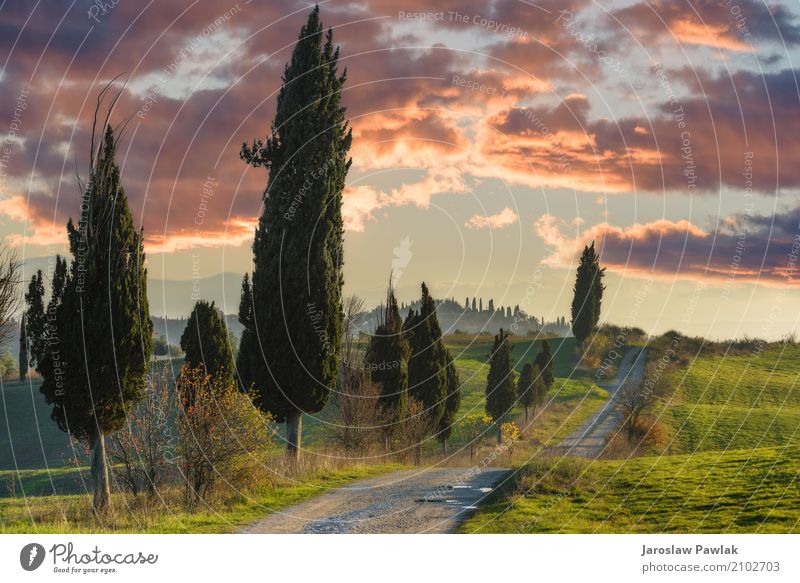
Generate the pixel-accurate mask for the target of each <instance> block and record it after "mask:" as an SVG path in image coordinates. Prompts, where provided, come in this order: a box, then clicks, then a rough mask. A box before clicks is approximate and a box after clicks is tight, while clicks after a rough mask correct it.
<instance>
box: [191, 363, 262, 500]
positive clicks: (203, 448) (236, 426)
mask: <svg viewBox="0 0 800 583" xmlns="http://www.w3.org/2000/svg"><path fill="white" fill-rule="evenodd" d="M176 388H177V394H178V397H179V400H180V402H181V403H182V404H184V406H183V407H179V408H178V422H177V426H178V436H179V442H178V459H179V468H180V471H181V473H182V475H183V479H184V480H185V481H186V502H187V504H188V505H189V507H190V508H193V507H195V506H196V504H197V502H199V501H200V500H205V499H206V498H207V497H208V495H209V494H210V493H211V492H212V489H213V488H214V486H215V484H217V483H218V482H219V481H222V482H224V483H226V484H227V485H228V486H230V487H231V488H233V489H240V488H245V487H247V486H248V485H249V484H250V481H251V480H252V478H253V477H254V476H255V475H257V471H258V469H259V467H260V466H261V465H262V464H263V462H264V456H265V454H266V453H267V451H268V449H269V448H270V446H271V445H273V437H274V435H275V434H276V425H275V419H274V417H273V416H272V415H270V414H268V413H261V412H260V411H259V410H258V409H257V408H256V407H254V406H253V400H254V399H255V395H254V394H252V393H242V392H240V391H239V389H238V388H237V386H236V384H235V382H234V381H233V380H231V379H230V378H228V377H227V375H217V376H214V377H212V376H209V375H207V374H205V372H204V370H203V368H202V367H195V368H188V367H184V369H183V370H182V371H181V375H180V378H179V379H178V382H177V384H176Z"/></svg>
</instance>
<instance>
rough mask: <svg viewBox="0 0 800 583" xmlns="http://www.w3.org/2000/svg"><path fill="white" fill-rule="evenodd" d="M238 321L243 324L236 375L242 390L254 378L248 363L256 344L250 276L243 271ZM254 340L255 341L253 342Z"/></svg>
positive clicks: (244, 389)
mask: <svg viewBox="0 0 800 583" xmlns="http://www.w3.org/2000/svg"><path fill="white" fill-rule="evenodd" d="M239 323H240V324H241V325H242V326H243V329H242V337H241V338H240V339H239V350H238V352H237V353H236V375H237V377H238V379H239V386H240V387H241V389H242V390H243V391H247V390H249V389H250V388H251V386H250V384H251V383H252V382H253V380H254V368H253V366H252V365H251V364H250V362H251V359H252V358H254V357H255V354H254V353H253V349H254V348H255V346H256V345H257V339H255V338H254V335H255V332H254V325H253V289H252V287H251V285H250V276H249V275H248V274H247V273H245V274H244V278H243V279H242V295H241V298H240V299H239ZM254 340H255V342H254Z"/></svg>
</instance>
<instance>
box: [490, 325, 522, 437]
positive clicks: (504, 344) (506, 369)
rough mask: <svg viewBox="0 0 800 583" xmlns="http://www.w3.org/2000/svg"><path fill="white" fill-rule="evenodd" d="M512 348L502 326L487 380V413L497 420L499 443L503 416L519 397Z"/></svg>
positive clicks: (491, 358)
mask: <svg viewBox="0 0 800 583" xmlns="http://www.w3.org/2000/svg"><path fill="white" fill-rule="evenodd" d="M511 350H512V347H511V342H509V340H508V334H506V333H505V332H504V331H503V329H502V328H500V333H499V334H497V335H496V336H495V337H494V345H493V346H492V352H491V354H490V355H489V375H488V378H487V381H486V414H487V415H489V416H490V417H491V418H492V419H494V420H495V425H496V426H497V441H498V443H499V442H500V441H501V440H502V433H501V432H500V425H501V424H502V422H503V418H504V417H505V416H506V415H507V414H508V413H509V412H510V411H511V409H512V408H513V407H514V402H515V401H516V399H517V387H516V383H515V382H514V368H513V366H512V364H511Z"/></svg>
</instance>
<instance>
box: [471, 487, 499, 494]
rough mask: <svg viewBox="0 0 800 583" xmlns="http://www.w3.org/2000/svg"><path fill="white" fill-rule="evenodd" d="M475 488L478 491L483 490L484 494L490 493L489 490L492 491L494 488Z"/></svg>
mask: <svg viewBox="0 0 800 583" xmlns="http://www.w3.org/2000/svg"><path fill="white" fill-rule="evenodd" d="M475 489H476V490H477V491H478V492H483V493H484V494H488V493H489V492H491V491H492V490H493V489H494V488H475Z"/></svg>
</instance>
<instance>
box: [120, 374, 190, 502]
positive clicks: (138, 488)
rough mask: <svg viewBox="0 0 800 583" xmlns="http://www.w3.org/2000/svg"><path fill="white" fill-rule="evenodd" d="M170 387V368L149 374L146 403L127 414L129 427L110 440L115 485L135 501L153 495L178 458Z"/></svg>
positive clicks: (143, 401) (137, 404) (142, 401)
mask: <svg viewBox="0 0 800 583" xmlns="http://www.w3.org/2000/svg"><path fill="white" fill-rule="evenodd" d="M171 383H172V369H171V367H169V366H168V365H166V366H164V368H163V369H162V370H161V371H154V372H151V373H148V375H147V377H146V387H145V397H144V399H142V400H141V401H139V402H138V403H136V404H135V405H134V406H133V408H132V409H131V410H130V411H129V412H128V417H127V426H126V427H124V428H122V429H121V430H119V431H118V432H117V433H115V434H114V435H112V436H111V447H110V451H109V457H110V459H111V467H112V471H113V472H114V477H115V481H116V482H117V483H118V484H122V485H123V486H124V487H125V489H127V490H128V491H129V492H131V493H132V494H133V495H134V497H135V496H137V495H138V494H139V492H142V491H145V492H147V493H148V494H149V495H151V496H152V495H154V494H155V493H156V491H157V490H158V488H159V486H161V485H163V484H164V483H165V481H166V480H167V478H168V474H169V470H170V467H171V464H172V463H173V461H174V458H175V443H174V441H175V440H174V436H173V433H172V431H173V429H172V422H173V420H174V418H175V399H174V397H173V393H172V391H171V390H170V385H171Z"/></svg>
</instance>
